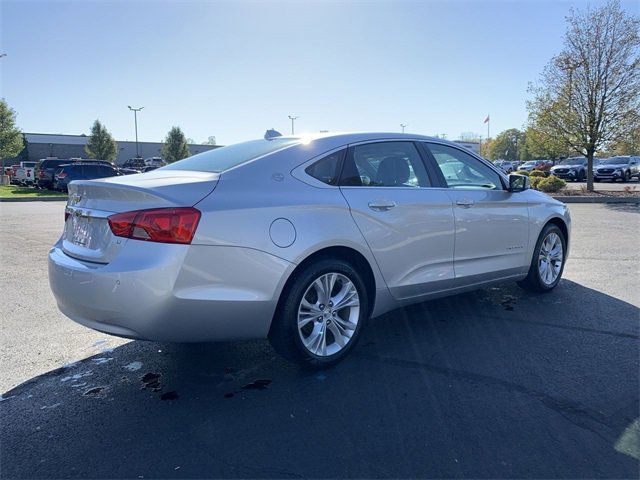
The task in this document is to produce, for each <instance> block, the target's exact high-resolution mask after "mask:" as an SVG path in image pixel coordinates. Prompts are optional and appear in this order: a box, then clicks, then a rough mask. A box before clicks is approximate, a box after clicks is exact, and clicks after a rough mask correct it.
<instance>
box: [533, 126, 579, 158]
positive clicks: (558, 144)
mask: <svg viewBox="0 0 640 480" xmlns="http://www.w3.org/2000/svg"><path fill="white" fill-rule="evenodd" d="M524 137H525V139H524V144H525V149H526V153H527V155H528V156H529V159H532V158H548V159H558V158H564V157H568V156H569V154H570V153H571V152H570V151H569V149H568V148H567V146H566V144H565V143H564V142H563V141H562V139H561V138H559V137H558V136H557V135H547V134H546V133H544V132H542V131H540V130H538V129H536V128H535V127H533V126H529V127H527V129H526V130H525V132H524Z"/></svg>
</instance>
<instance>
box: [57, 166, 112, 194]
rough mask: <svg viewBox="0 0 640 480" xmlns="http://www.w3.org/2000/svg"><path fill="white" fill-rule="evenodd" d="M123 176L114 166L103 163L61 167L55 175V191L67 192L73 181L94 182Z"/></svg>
mask: <svg viewBox="0 0 640 480" xmlns="http://www.w3.org/2000/svg"><path fill="white" fill-rule="evenodd" d="M117 175H121V173H120V172H119V171H118V169H117V168H116V167H115V166H113V165H110V164H109V165H106V164H105V163H103V162H76V163H69V164H66V165H61V166H60V169H59V170H58V171H57V172H56V174H55V175H54V181H53V188H54V190H60V191H63V192H66V191H67V187H68V185H69V182H71V181H73V180H93V179H96V178H106V177H115V176H117Z"/></svg>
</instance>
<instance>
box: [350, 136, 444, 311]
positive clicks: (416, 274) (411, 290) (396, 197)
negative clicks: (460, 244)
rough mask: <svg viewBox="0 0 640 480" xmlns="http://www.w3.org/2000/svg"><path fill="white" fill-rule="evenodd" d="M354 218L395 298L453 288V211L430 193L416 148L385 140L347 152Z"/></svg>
mask: <svg viewBox="0 0 640 480" xmlns="http://www.w3.org/2000/svg"><path fill="white" fill-rule="evenodd" d="M340 185H341V187H340V190H341V191H342V194H343V195H344V197H345V199H346V200H347V203H348V204H349V207H350V209H351V214H352V216H353V219H354V220H355V222H356V224H357V225H358V228H359V229H360V231H361V232H362V234H363V236H364V238H365V240H366V242H367V243H368V245H369V247H370V248H371V251H372V252H373V255H374V257H375V259H376V262H377V263H378V266H379V267H380V270H381V272H382V275H383V277H384V279H385V281H386V283H387V286H388V287H389V290H390V291H391V294H392V295H393V296H394V297H395V298H397V299H404V298H411V297H416V296H420V295H422V294H425V293H430V292H433V291H438V290H442V289H444V288H448V287H449V286H451V284H452V281H453V279H454V271H453V245H454V241H453V232H454V223H453V208H452V203H451V199H450V198H449V196H448V195H447V192H446V190H444V189H439V188H430V187H431V185H432V182H431V181H430V179H429V177H428V175H427V170H426V168H425V165H424V162H423V159H422V157H421V155H420V153H419V152H418V148H417V146H416V145H415V144H414V143H413V142H410V141H385V142H374V143H364V144H358V145H353V146H351V147H350V148H349V150H348V152H347V155H346V158H345V161H344V166H343V169H342V175H341V180H340Z"/></svg>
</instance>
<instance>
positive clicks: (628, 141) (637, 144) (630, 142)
mask: <svg viewBox="0 0 640 480" xmlns="http://www.w3.org/2000/svg"><path fill="white" fill-rule="evenodd" d="M604 153H605V154H606V155H607V156H613V155H640V120H639V121H638V122H637V123H636V127H634V128H633V129H632V130H631V131H630V132H629V134H628V135H626V136H624V137H622V138H620V139H618V140H616V141H615V142H611V143H610V144H609V145H607V148H606V150H605V152H604Z"/></svg>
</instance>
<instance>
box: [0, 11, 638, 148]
mask: <svg viewBox="0 0 640 480" xmlns="http://www.w3.org/2000/svg"><path fill="white" fill-rule="evenodd" d="M591 3H592V4H598V3H599V2H597V1H592V2H591ZM572 5H573V6H578V7H585V6H586V3H585V2H579V1H573V2H560V1H551V2H546V1H526V2H525V1H512V2H483V1H469V2H444V1H443V2H429V1H422V2H367V3H364V2H357V3H356V2H331V3H328V2H317V3H311V2H305V3H301V2H300V3H298V2H288V3H267V2H243V1H238V2H233V3H231V2H229V3H227V2H206V1H201V2H181V1H177V0H174V1H161V2H157V1H156V2H151V1H144V2H143V1H138V2H118V1H95V0H94V1H86V2H80V1H76V2H54V1H50V2H42V3H38V2H32V1H15V2H12V1H6V0H0V16H1V17H0V29H1V42H2V44H1V46H0V52H4V53H7V56H6V57H4V58H2V59H0V69H1V70H0V75H1V83H0V89H1V90H0V95H1V96H2V97H4V98H5V99H6V100H7V102H8V103H9V104H10V106H12V107H13V108H14V109H15V110H16V112H17V113H18V124H19V126H20V127H21V128H22V129H23V130H24V131H28V132H44V133H68V134H79V133H88V132H89V129H90V125H91V123H92V122H93V120H95V119H96V118H99V119H100V120H101V121H103V122H104V123H105V124H106V125H107V127H108V128H109V129H110V130H111V132H112V133H113V135H114V136H115V137H116V139H122V140H124V139H132V138H133V137H134V133H133V115H132V113H131V112H129V111H128V110H127V105H134V106H144V107H145V109H144V110H143V111H142V112H141V114H140V115H139V135H140V139H141V140H147V141H159V140H161V139H162V138H163V137H164V136H165V134H166V132H167V131H168V129H169V128H170V127H171V126H172V125H179V126H180V127H182V129H183V130H184V132H185V134H186V135H187V136H188V137H191V138H193V139H195V140H196V141H202V140H205V139H206V138H207V137H208V136H209V135H215V136H216V137H217V140H218V143H219V144H228V143H233V142H237V141H242V140H245V139H250V138H257V137H261V136H262V135H263V133H264V131H265V130H266V129H267V128H271V127H275V128H276V129H278V130H280V131H282V132H288V131H289V128H290V127H289V120H288V119H287V115H288V114H290V113H294V114H297V115H299V116H300V119H299V120H298V121H297V122H296V130H297V131H308V132H317V131H318V130H321V129H328V130H331V131H340V130H343V131H344V130H347V131H354V130H376V131H399V129H400V127H399V124H400V123H407V124H409V127H408V129H407V130H408V131H411V132H417V133H423V134H435V133H446V134H447V135H448V136H449V138H457V137H458V136H459V134H460V133H461V132H465V131H473V132H478V133H481V134H482V135H486V125H483V123H482V121H483V119H484V118H485V117H486V115H487V113H490V115H491V133H492V136H493V135H494V134H495V133H497V132H499V131H501V130H504V129H506V128H510V127H520V126H521V125H522V124H523V123H524V122H525V121H526V109H525V100H526V88H527V84H528V82H530V81H532V80H535V79H536V78H537V76H538V74H539V72H540V71H541V70H542V68H543V66H544V64H545V63H546V62H547V61H548V60H549V58H550V57H551V56H552V55H554V54H555V53H557V52H558V51H559V50H560V48H561V39H562V35H563V32H564V16H565V15H566V14H567V13H568V11H569V8H570V7H571V6H572ZM623 5H624V6H625V8H626V9H628V10H635V11H637V10H638V3H634V2H627V3H624V4H623Z"/></svg>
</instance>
